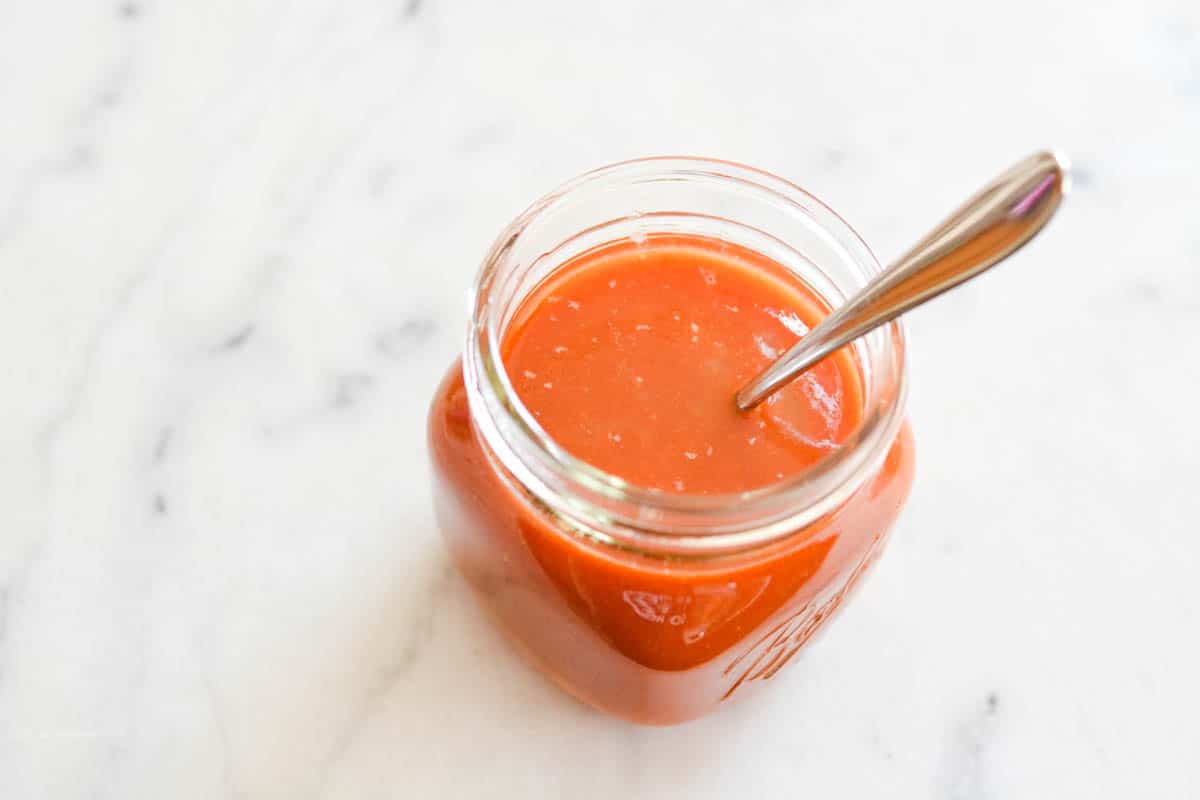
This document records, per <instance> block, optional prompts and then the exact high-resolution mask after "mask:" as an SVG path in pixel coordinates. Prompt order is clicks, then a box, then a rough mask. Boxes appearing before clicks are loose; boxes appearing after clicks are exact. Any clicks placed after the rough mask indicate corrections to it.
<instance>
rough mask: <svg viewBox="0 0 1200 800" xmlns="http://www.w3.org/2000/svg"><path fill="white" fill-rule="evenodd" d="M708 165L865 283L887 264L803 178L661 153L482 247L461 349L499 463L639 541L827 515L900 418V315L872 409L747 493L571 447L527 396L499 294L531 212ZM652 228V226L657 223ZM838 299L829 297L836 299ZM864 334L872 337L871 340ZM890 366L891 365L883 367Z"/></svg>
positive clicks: (711, 174) (608, 170) (689, 549)
mask: <svg viewBox="0 0 1200 800" xmlns="http://www.w3.org/2000/svg"><path fill="white" fill-rule="evenodd" d="M681 176H693V177H695V176H704V178H705V179H706V180H715V181H718V182H720V181H729V182H732V183H740V184H744V185H746V186H753V187H754V188H755V190H756V191H761V192H762V193H764V196H765V197H769V198H770V200H771V202H775V203H780V204H782V206H781V207H784V208H786V209H787V210H788V212H789V213H795V214H798V215H802V216H803V217H804V218H806V220H807V223H806V224H808V225H810V226H811V227H812V231H813V232H815V233H819V234H821V235H823V236H825V237H828V239H829V240H830V241H831V242H834V243H836V245H837V250H838V251H839V252H841V253H843V254H844V255H845V257H846V258H847V259H849V260H850V262H851V263H850V266H851V268H852V269H854V270H857V271H858V272H859V273H861V274H860V275H859V277H860V278H861V279H862V281H863V282H864V283H865V282H866V281H867V280H870V279H871V278H872V277H874V276H875V275H876V274H878V273H879V272H880V271H881V267H880V265H879V262H878V260H877V259H876V258H875V256H874V254H873V253H872V252H871V250H870V248H869V247H868V246H867V244H866V243H865V242H864V241H863V239H862V237H861V236H859V234H858V233H857V232H856V231H855V230H854V229H853V228H852V227H851V226H850V225H849V223H848V222H846V221H845V220H844V219H843V218H842V217H841V216H840V215H838V214H837V213H836V212H835V211H834V210H833V209H831V208H830V207H829V206H827V205H826V204H825V203H823V202H822V201H821V200H819V199H818V198H817V197H815V196H814V195H812V194H811V193H809V192H807V191H806V190H804V189H802V188H801V187H799V186H797V185H795V184H793V183H791V182H789V181H787V180H785V179H783V178H780V177H778V176H775V175H773V174H771V173H769V172H765V171H763V170H760V169H757V168H754V167H749V166H746V165H744V164H739V163H736V162H732V161H725V160H720V159H712V158H701V157H688V156H654V157H649V158H639V159H633V160H629V161H622V162H617V163H614V164H610V165H607V166H603V167H599V168H597V169H594V170H591V171H589V172H586V173H584V174H582V175H580V176H578V177H576V178H574V179H572V180H570V181H568V182H566V183H564V184H562V185H561V186H559V187H558V188H556V189H554V190H553V191H551V192H549V193H548V194H546V195H544V196H543V197H541V198H540V199H539V200H537V201H535V202H534V203H533V204H532V205H530V206H529V207H528V208H527V209H526V210H525V211H523V212H522V213H521V214H520V215H518V216H517V218H516V219H514V220H513V222H512V223H510V224H509V225H508V226H507V227H506V228H505V229H504V231H503V232H502V233H501V234H500V236H499V237H498V238H497V239H496V241H495V243H494V244H493V246H492V247H491V249H490V250H489V251H488V253H487V255H486V256H485V258H484V261H483V264H482V266H481V268H480V270H479V273H478V275H477V277H476V280H475V283H474V285H473V287H472V297H471V311H472V320H471V324H470V326H469V329H468V336H467V346H466V350H465V360H464V380H465V383H466V385H467V391H468V398H469V402H470V405H471V414H472V417H473V419H474V420H475V422H476V425H477V428H478V429H479V432H480V434H481V436H482V438H483V440H484V441H483V443H484V444H485V445H486V447H485V448H484V450H485V452H487V453H488V455H489V458H491V459H492V460H493V466H494V467H496V468H497V470H498V472H500V473H501V474H504V475H505V477H506V478H507V479H508V480H509V481H510V484H514V483H515V484H517V485H516V486H514V487H513V488H515V489H524V490H526V491H528V492H529V493H530V494H531V495H532V496H533V497H534V498H535V499H536V500H538V501H540V502H541V503H542V504H544V505H545V506H546V507H547V508H549V509H550V510H551V511H553V512H554V513H556V514H557V515H558V516H559V517H560V518H562V519H564V520H565V521H566V522H567V523H569V524H570V525H572V526H573V527H575V528H576V529H578V531H579V532H581V533H584V534H586V535H589V536H591V537H593V538H597V539H600V540H602V541H607V542H609V543H613V544H617V545H620V546H623V547H631V548H634V549H637V550H639V551H642V552H654V553H673V554H680V555H682V554H697V553H704V554H708V553H712V552H716V551H725V550H728V549H741V548H743V547H746V546H753V545H758V544H762V543H765V542H767V541H774V540H775V539H777V538H779V537H781V536H783V535H787V534H789V533H793V532H795V531H797V530H799V529H801V528H803V527H805V526H807V525H809V524H811V523H812V522H814V521H816V520H818V519H820V518H821V517H823V516H824V515H826V514H827V513H829V512H830V511H832V510H834V509H835V508H837V507H838V506H839V505H840V504H841V503H842V502H844V500H846V499H847V498H848V497H849V496H850V495H851V494H853V492H854V491H855V490H857V488H858V487H859V486H861V485H862V483H863V482H864V481H865V480H866V478H867V477H868V476H869V475H871V474H873V473H874V471H875V470H876V469H877V467H878V465H879V464H880V463H882V461H883V458H884V457H885V456H886V454H887V451H888V449H889V447H890V445H891V443H892V441H893V440H894V439H895V436H896V434H897V433H898V432H899V429H900V425H901V424H902V422H903V412H904V401H905V395H906V391H907V379H906V375H905V369H904V363H905V342H904V330H903V326H902V325H901V323H900V322H899V321H898V320H897V321H894V322H892V323H889V324H888V325H887V326H884V327H882V328H880V329H878V330H876V331H875V332H873V333H871V334H867V337H872V336H873V337H875V338H874V340H873V346H874V350H873V351H872V352H873V353H874V359H873V360H874V361H877V362H878V363H877V364H876V367H877V368H878V369H880V370H881V377H882V378H884V379H886V380H884V381H882V382H881V385H880V386H879V387H876V388H881V389H882V391H881V392H877V393H875V394H878V395H879V396H877V397H875V398H874V402H872V401H871V398H870V397H869V396H868V395H870V394H872V393H871V392H868V391H867V390H866V389H864V401H863V402H864V408H863V418H862V421H861V422H860V424H859V425H858V426H857V428H856V430H855V431H854V432H853V433H852V434H851V435H850V436H849V437H848V438H847V439H846V440H845V441H844V442H843V443H841V444H840V445H839V446H838V447H837V448H836V449H834V450H833V451H831V452H830V453H829V454H828V455H826V456H825V457H823V458H821V459H820V460H818V461H817V462H815V463H814V464H812V465H810V466H808V467H806V468H805V469H803V470H801V471H799V472H797V473H795V474H793V475H791V476H789V477H787V478H785V479H784V480H782V481H779V482H777V483H773V484H769V485H766V486H761V487H756V488H754V489H750V490H747V491H743V492H736V493H725V494H707V495H689V494H675V493H669V492H664V491H662V490H659V489H652V488H648V487H642V486H637V485H634V484H631V483H629V482H628V481H625V480H624V479H622V478H620V477H618V476H616V475H614V474H612V473H609V472H606V471H604V470H602V469H600V468H599V467H596V466H595V465H593V464H590V463H588V462H586V461H584V460H582V459H579V458H577V457H575V456H574V455H572V454H571V453H569V452H567V451H566V450H565V449H564V448H563V447H562V446H561V445H559V444H558V443H557V442H555V441H554V439H553V438H552V437H551V436H550V435H549V434H548V433H547V432H546V431H545V430H544V429H543V428H542V427H541V425H540V423H538V421H537V419H536V418H535V417H534V415H533V414H532V413H531V412H530V411H529V409H528V408H526V407H525V405H524V403H522V401H521V399H520V396H519V395H518V393H517V392H516V391H515V389H514V388H513V384H512V383H511V381H510V380H509V377H508V374H507V371H506V368H505V365H504V363H503V360H502V358H501V341H502V336H503V331H502V329H501V319H500V317H501V313H499V309H498V308H497V303H496V302H495V299H496V298H495V293H496V291H497V289H498V287H497V285H496V284H497V280H498V278H500V277H501V276H502V273H503V270H504V268H505V267H506V266H508V267H511V266H512V265H511V264H506V257H507V256H508V255H509V254H510V253H511V252H512V250H513V248H514V246H515V245H516V244H517V243H518V242H519V240H520V237H521V236H522V235H523V233H525V231H526V230H527V229H528V228H529V226H530V225H531V223H533V222H534V221H535V220H537V219H538V218H539V217H541V216H542V215H545V214H548V213H551V212H552V211H553V210H554V209H555V207H556V205H558V204H561V203H562V202H564V199H565V198H569V197H571V196H573V195H576V194H578V193H579V192H581V191H585V190H586V189H587V188H588V187H597V186H601V185H603V184H605V183H606V182H609V181H612V180H614V179H615V180H627V181H632V180H652V179H659V180H670V179H672V178H674V179H679V178H680V177H681ZM651 232H652V231H651ZM827 299H832V298H827ZM865 339H866V337H864V340H865ZM883 373H886V374H883Z"/></svg>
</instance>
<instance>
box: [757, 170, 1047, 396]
mask: <svg viewBox="0 0 1200 800" xmlns="http://www.w3.org/2000/svg"><path fill="white" fill-rule="evenodd" d="M1066 193H1067V166H1066V163H1065V160H1064V159H1062V158H1060V157H1059V156H1056V155H1055V154H1053V153H1048V152H1043V153H1035V154H1034V155H1032V156H1029V157H1028V158H1026V159H1024V160H1023V161H1020V162H1018V163H1017V164H1014V165H1013V166H1012V167H1010V168H1009V169H1008V170H1007V171H1006V172H1004V173H1003V174H1001V175H1000V176H999V177H997V178H996V179H995V180H993V181H992V182H991V183H989V184H988V185H987V186H985V187H984V188H983V189H981V190H980V191H979V192H978V193H977V194H976V195H975V196H974V197H972V198H971V199H970V200H968V201H967V202H966V203H964V204H963V205H962V206H961V207H960V208H959V209H958V210H957V211H955V212H954V213H953V214H951V215H950V217H949V218H948V219H947V220H946V221H945V222H943V223H942V224H941V225H939V226H938V227H937V228H935V229H934V230H932V231H931V232H930V233H929V234H928V235H926V236H925V238H924V239H922V240H921V241H919V242H917V244H916V245H914V246H913V248H912V249H911V250H909V251H908V252H907V253H905V254H904V255H903V256H901V257H900V258H899V259H898V260H897V261H896V262H895V263H894V264H892V265H891V266H890V267H888V268H887V269H885V270H884V271H883V272H881V273H880V274H879V275H877V276H876V277H875V279H874V280H872V281H871V282H870V283H868V284H867V285H866V286H864V287H863V288H862V289H861V290H860V291H859V292H858V293H857V294H855V295H854V296H853V297H851V298H850V300H849V301H847V302H846V304H845V305H843V306H842V307H841V308H839V309H837V310H836V311H834V312H833V313H832V314H830V315H829V316H828V317H826V318H825V319H823V320H822V321H821V322H820V323H819V324H818V325H817V326H816V327H815V328H813V329H812V330H811V331H809V332H808V333H807V334H805V335H804V337H803V338H802V339H800V341H798V342H796V344H795V345H793V346H792V347H791V349H789V350H788V351H787V352H786V353H784V354H783V355H782V356H780V357H779V359H778V360H777V361H775V362H774V363H773V364H771V366H769V367H767V368H766V369H765V370H763V371H762V372H761V373H759V374H758V376H757V377H755V378H754V379H753V380H751V381H750V382H749V383H747V384H746V385H745V386H743V387H742V389H741V391H739V392H738V393H737V405H738V408H740V409H742V410H743V411H747V410H749V409H751V408H754V406H756V405H758V404H759V403H761V402H762V401H763V400H764V399H765V398H766V397H767V396H768V395H770V394H771V393H772V392H774V391H775V390H776V389H779V388H780V387H781V386H783V385H785V384H787V383H788V382H789V381H791V380H793V379H794V378H796V377H797V376H798V375H800V374H801V373H802V372H804V371H805V370H806V369H808V368H809V367H811V366H813V365H814V364H816V363H817V362H818V361H820V360H821V359H823V358H825V357H826V356H828V355H829V354H830V353H832V352H834V351H835V350H837V349H838V348H840V347H844V346H845V345H847V344H849V343H850V342H852V341H854V340H855V339H857V338H858V337H859V336H862V335H863V334H865V333H869V332H870V331H872V330H874V329H875V328H878V327H879V326H880V325H883V324H885V323H887V322H891V321H892V320H893V319H895V318H896V317H898V316H900V315H901V314H903V313H904V312H905V311H908V310H909V309H911V308H915V307H917V306H919V305H921V304H922V303H924V302H926V301H927V300H932V299H933V298H935V297H937V296H938V295H939V294H941V293H942V292H945V291H947V290H949V289H953V288H954V287H955V286H958V285H959V284H960V283H963V282H965V281H968V280H970V279H971V278H974V277H975V276H976V275H978V274H980V273H981V272H983V271H984V270H986V269H987V268H988V267H991V266H993V265H994V264H997V263H999V262H1000V261H1003V260H1004V259H1005V258H1007V257H1008V256H1010V255H1012V254H1013V253H1015V252H1016V251H1017V250H1019V249H1020V248H1021V246H1022V245H1024V244H1025V243H1026V242H1028V241H1029V240H1030V239H1032V238H1033V237H1034V235H1036V234H1037V232H1038V231H1040V230H1041V229H1042V228H1043V227H1044V226H1045V224H1046V223H1047V222H1049V221H1050V218H1051V217H1052V216H1054V212H1055V210H1057V209H1058V206H1059V203H1061V202H1062V199H1063V197H1064V196H1065V195H1066Z"/></svg>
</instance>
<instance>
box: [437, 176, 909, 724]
mask: <svg viewBox="0 0 1200 800" xmlns="http://www.w3.org/2000/svg"><path fill="white" fill-rule="evenodd" d="M660 233H670V234H696V235H702V236H706V237H712V238H716V239H720V240H724V241H728V242H730V243H733V244H735V245H739V246H741V247H744V248H748V249H750V250H753V251H757V252H758V253H760V254H762V255H764V256H766V257H768V258H769V259H771V260H773V261H774V262H776V263H778V264H780V265H782V266H783V267H784V268H786V269H787V270H790V271H792V272H794V273H796V274H797V275H799V276H800V277H801V278H803V280H804V281H806V282H807V283H808V284H809V285H810V286H812V287H813V288H814V289H815V290H816V291H817V292H819V293H820V294H821V295H822V296H823V297H824V298H825V299H826V300H827V301H828V302H829V304H830V305H831V306H834V307H836V306H837V305H839V304H840V303H841V302H843V301H844V300H845V298H846V297H847V296H849V295H850V294H852V293H853V292H854V291H856V290H857V289H858V288H859V287H861V286H862V285H863V284H865V283H866V282H867V281H868V280H870V279H871V277H872V276H874V275H875V274H876V273H878V272H879V270H880V267H879V264H878V262H877V261H876V260H875V258H874V256H873V255H872V254H871V252H870V250H869V249H868V248H867V246H866V245H865V244H864V243H863V242H862V240H861V239H860V238H859V237H858V235H857V234H856V233H855V232H854V231H853V230H852V229H851V228H850V226H849V225H847V224H846V223H845V222H844V221H843V220H842V219H841V218H840V217H838V216H837V215H836V214H835V213H834V212H833V211H831V210H830V209H829V208H828V207H826V206H825V205H824V204H822V203H821V202H820V201H819V200H817V199H816V198H815V197H813V196H812V195H810V194H808V193H807V192H805V191H803V190H802V189H800V188H798V187H796V186H794V185H792V184H790V183H788V182H786V181H784V180H781V179H780V178H777V177H775V176H772V175H769V174H767V173H764V172H761V171H759V170H755V169H752V168H749V167H745V166H741V165H738V164H732V163H728V162H723V161H713V160H705V159H693V158H652V159H644V160H639V161H632V162H626V163H622V164H615V165H612V166H609V167H604V168H601V169H599V170H596V171H594V172H590V173H587V174H586V175H583V176H581V177H579V178H577V179H575V180H574V181H571V182H570V183H568V184H566V185H564V186H563V187H561V188H559V189H557V190H556V191H554V192H552V193H551V194H549V195H547V196H545V197H544V198H542V199H541V200H539V201H538V202H537V203H535V204H534V205H533V206H532V207H530V208H529V209H528V210H527V211H525V212H524V213H523V214H521V216H520V217H518V218H517V219H516V220H515V221H514V222H513V223H512V224H511V225H509V226H508V228H507V229H506V230H505V231H504V232H503V234H502V235H501V236H500V237H499V239H498V240H497V241H496V243H495V245H494V246H493V247H492V249H491V251H490V252H489V253H488V254H487V257H486V259H485V261H484V264H483V267H482V269H481V271H480V273H479V276H478V278H477V280H476V283H475V286H474V291H473V303H472V318H471V323H470V327H469V332H468V336H467V342H466V349H465V353H464V358H463V359H462V361H461V362H459V363H455V364H454V365H453V366H452V367H451V369H450V371H449V373H448V374H447V376H446V378H445V380H444V381H443V382H442V384H441V386H440V387H439V388H438V390H437V394H436V396H435V398H434V400H433V405H432V409H431V412H430V418H429V441H430V453H431V457H432V461H433V467H434V498H435V500H434V502H435V507H436V512H437V517H438V522H439V525H440V527H441V529H442V532H443V535H444V537H445V540H446V542H447V544H448V546H449V549H450V551H451V553H452V555H453V558H454V560H455V561H456V563H457V564H458V567H459V568H460V569H461V571H462V573H463V574H464V575H465V576H466V578H467V580H468V581H469V583H470V584H471V586H472V587H473V588H474V590H475V592H476V593H477V594H478V596H479V597H480V599H481V601H482V603H483V605H484V606H485V607H487V608H488V609H489V610H490V611H491V612H492V613H493V615H494V617H495V618H496V620H497V622H498V623H499V625H500V626H501V628H502V629H503V630H504V631H505V632H506V633H507V634H508V635H509V637H510V639H511V640H512V641H513V642H514V643H515V644H516V646H517V647H518V649H519V650H521V651H522V652H523V653H524V654H525V655H526V656H527V657H528V659H529V660H530V661H532V662H533V663H534V664H535V665H537V666H538V667H540V668H541V669H542V670H543V671H544V672H545V673H546V674H547V675H549V676H550V677H551V678H552V679H554V680H555V681H556V682H557V683H558V684H559V685H561V686H562V687H563V688H564V689H566V690H567V691H569V692H570V693H572V694H574V695H575V696H577V697H578V698H580V699H582V700H584V701H585V702H587V703H590V704H592V705H593V706H596V707H598V708H601V709H604V710H606V711H609V712H611V713H613V714H616V715H619V716H621V717H625V718H627V719H629V720H633V721H636V722H641V723H648V724H671V723H676V722H681V721H684V720H688V719H692V718H694V717H697V716H700V715H702V714H704V713H706V712H708V711H711V710H713V709H714V708H715V707H717V706H718V705H719V704H721V703H722V702H725V701H727V700H729V699H731V698H733V697H739V696H742V695H743V694H744V693H746V692H747V691H748V690H749V689H750V688H751V687H752V686H754V685H758V684H761V683H762V682H764V681H766V680H767V679H769V678H771V677H772V676H773V675H775V673H776V672H777V671H778V670H779V669H780V668H781V667H783V666H784V664H786V663H787V662H788V661H789V660H791V659H792V657H793V656H794V655H795V654H796V652H797V651H798V650H799V649H800V648H801V647H802V646H803V645H804V644H805V642H807V641H808V640H809V638H810V637H811V636H812V635H813V633H815V632H816V631H817V630H818V629H819V628H820V627H821V626H822V625H824V624H826V623H827V622H828V620H829V619H830V618H831V617H832V615H833V614H834V612H836V611H837V610H838V608H839V607H840V606H841V604H842V603H843V601H844V600H845V598H846V596H847V594H848V592H849V591H850V590H851V589H852V588H853V587H854V586H855V585H856V583H857V581H858V579H859V578H860V577H861V576H862V575H863V573H864V572H865V571H866V569H867V568H868V567H869V566H870V565H871V564H872V563H873V561H874V560H875V559H876V558H877V556H878V555H879V552H880V549H881V547H882V545H883V543H884V541H885V537H886V534H887V531H888V529H889V528H890V527H891V525H892V523H893V522H894V521H895V519H896V517H897V515H898V514H899V511H900V508H901V506H902V505H903V503H904V500H905V498H906V497H907V494H908V490H909V486H910V484H911V482H912V475H913V442H912V435H911V432H910V431H909V429H908V426H907V424H906V423H905V421H904V408H903V407H904V395H905V372H904V336H903V332H902V329H901V327H900V325H899V324H898V323H893V324H891V325H889V326H886V327H883V328H880V329H878V330H876V331H874V332H872V333H870V334H868V335H866V336H864V337H862V338H861V339H859V340H858V341H856V342H855V343H853V344H852V345H849V347H850V348H851V349H852V352H853V356H854V363H855V365H856V366H857V368H858V370H859V372H860V377H861V380H862V387H863V403H864V408H863V414H862V419H863V421H862V423H861V425H860V426H859V427H858V429H857V430H856V431H855V432H854V433H853V434H852V435H851V436H850V437H849V439H848V440H847V441H846V442H845V443H844V444H843V445H842V446H841V447H839V448H838V449H836V450H834V451H833V452H831V454H829V455H828V456H827V457H825V458H824V459H822V460H821V461H819V462H817V463H816V464H814V465H813V466H812V467H810V468H808V469H807V470H805V471H804V472H801V473H799V474H797V475H793V476H791V477H789V478H787V479H786V480H784V481H781V482H779V483H776V484H773V485H770V486H766V487H762V488H759V489H755V490H753V491H749V492H743V493H739V494H736V495H720V496H712V495H708V496H693V495H686V494H683V495H675V494H665V493H663V492H658V491H653V490H649V489H645V488H642V487H637V486H632V485H630V484H628V483H626V482H625V481H623V480H621V479H620V478H618V477H617V476H615V475H611V474H608V473H605V472H602V471H601V470H599V469H597V468H596V467H594V466H592V465H590V464H587V463H584V462H582V461H580V460H578V459H576V458H574V457H573V456H572V455H571V454H570V453H568V452H566V451H564V450H563V449H562V448H561V447H559V446H558V445H557V444H556V443H555V442H554V441H553V440H552V439H551V438H550V437H549V436H548V435H546V433H545V431H544V430H542V428H541V427H540V426H539V424H538V423H537V421H536V419H535V418H534V417H533V415H532V414H530V412H529V411H528V409H526V408H525V407H524V406H523V405H522V403H521V401H520V399H519V398H518V396H517V393H516V392H515V391H514V389H513V385H512V382H511V381H510V380H509V376H508V375H507V373H506V372H505V367H504V364H503V363H502V361H501V359H500V344H501V342H502V340H503V336H504V333H505V330H506V326H507V325H508V324H509V323H510V322H511V320H512V318H513V315H514V313H515V311H516V310H517V308H518V307H519V306H520V304H521V301H522V300H523V299H524V298H525V297H526V296H527V295H528V294H529V292H530V291H531V290H532V289H533V288H534V287H536V286H537V285H538V283H539V282H540V281H541V280H542V279H543V278H545V277H546V276H547V275H548V274H550V273H551V272H553V271H554V270H555V269H556V268H557V267H559V266H561V265H562V264H564V263H565V262H567V261H568V260H570V259H571V258H572V257H573V256H575V255H577V254H579V253H581V252H584V251H586V250H588V249H589V248H592V247H595V246H596V245H599V244H603V243H606V242H612V241H617V240H622V239H633V240H635V241H637V240H638V239H639V237H645V236H649V235H653V234H660Z"/></svg>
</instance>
